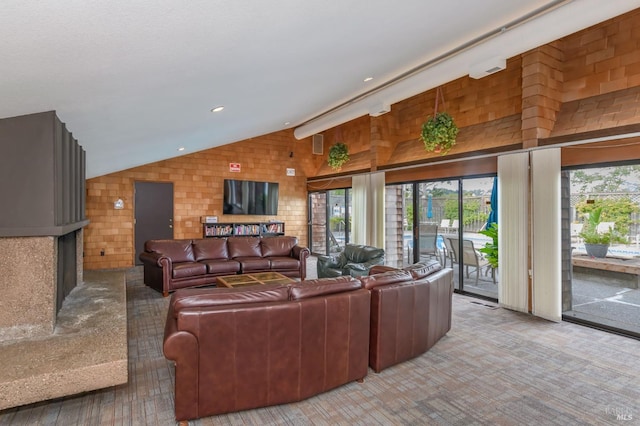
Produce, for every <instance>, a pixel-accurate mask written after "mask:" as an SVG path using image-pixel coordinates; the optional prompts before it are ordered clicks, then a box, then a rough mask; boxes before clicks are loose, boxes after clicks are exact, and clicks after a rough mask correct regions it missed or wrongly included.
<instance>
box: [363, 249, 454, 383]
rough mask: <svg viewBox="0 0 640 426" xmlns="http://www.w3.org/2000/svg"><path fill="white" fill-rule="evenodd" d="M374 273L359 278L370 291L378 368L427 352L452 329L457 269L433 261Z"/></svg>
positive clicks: (372, 360)
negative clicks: (454, 285)
mask: <svg viewBox="0 0 640 426" xmlns="http://www.w3.org/2000/svg"><path fill="white" fill-rule="evenodd" d="M370 273H371V275H369V276H366V277H360V278H359V279H360V280H361V281H362V283H363V285H364V287H365V288H366V289H369V290H370V291H371V326H370V340H369V346H370V347H369V366H370V367H371V368H372V369H373V370H374V371H375V372H376V373H379V372H380V371H382V370H383V369H385V368H387V367H390V366H392V365H396V364H399V363H401V362H403V361H407V360H409V359H411V358H415V357H417V356H419V355H421V354H423V353H424V352H426V351H427V350H429V349H430V348H431V347H432V346H433V345H435V344H436V342H438V340H440V339H441V338H442V337H443V336H444V335H445V334H447V332H448V331H449V330H450V329H451V305H452V296H453V269H451V268H442V266H441V265H440V263H438V261H430V262H428V263H425V264H415V265H412V266H410V267H407V268H406V269H404V270H401V269H395V268H391V267H387V266H375V267H373V268H372V269H371V271H370Z"/></svg>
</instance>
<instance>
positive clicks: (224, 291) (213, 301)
mask: <svg viewBox="0 0 640 426" xmlns="http://www.w3.org/2000/svg"><path fill="white" fill-rule="evenodd" d="M288 298H289V287H288V286H286V285H282V284H264V285H256V286H251V287H242V288H226V287H217V288H191V289H181V290H177V291H176V292H175V293H173V295H172V296H171V302H170V303H171V305H172V306H173V313H174V316H175V317H176V318H177V317H178V312H179V311H180V310H181V309H184V308H194V307H195V308H197V307H206V306H219V305H232V304H237V303H258V302H278V301H284V300H288Z"/></svg>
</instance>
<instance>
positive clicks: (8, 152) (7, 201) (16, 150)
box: [0, 111, 88, 342]
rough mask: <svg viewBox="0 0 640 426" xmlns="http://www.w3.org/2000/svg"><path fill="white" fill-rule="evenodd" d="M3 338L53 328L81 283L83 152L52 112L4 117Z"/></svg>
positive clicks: (0, 133) (0, 182)
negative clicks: (59, 314) (66, 299)
mask: <svg viewBox="0 0 640 426" xmlns="http://www.w3.org/2000/svg"><path fill="white" fill-rule="evenodd" d="M0 139H1V140H2V147H3V149H4V153H3V156H2V157H1V158H0V196H1V197H2V198H3V199H4V202H3V204H4V207H3V210H2V213H0V214H1V218H2V219H1V221H0V267H1V268H2V275H1V277H2V278H0V289H1V290H2V294H3V297H2V298H0V342H2V341H6V340H15V339H22V338H34V337H42V336H46V335H48V334H51V333H52V332H53V329H54V327H55V322H56V315H57V312H58V311H59V310H60V308H61V307H62V303H63V301H64V298H65V297H66V296H67V295H68V294H69V293H70V292H71V290H73V288H74V287H75V285H76V284H77V283H78V282H80V281H82V228H83V227H84V226H86V225H87V224H88V220H86V218H85V213H84V210H85V208H84V207H85V194H84V192H85V183H84V181H85V172H84V169H85V152H84V150H83V149H82V147H81V146H80V145H79V144H78V142H77V141H76V140H75V139H74V138H73V136H72V135H71V133H70V132H69V131H68V130H67V129H66V126H65V125H64V123H62V122H61V121H60V120H59V119H58V117H57V116H56V114H55V112H54V111H49V112H44V113H39V114H31V115H25V116H20V117H13V118H7V119H2V120H0Z"/></svg>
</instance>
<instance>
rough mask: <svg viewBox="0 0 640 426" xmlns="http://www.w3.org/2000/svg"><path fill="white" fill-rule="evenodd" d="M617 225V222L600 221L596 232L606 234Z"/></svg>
mask: <svg viewBox="0 0 640 426" xmlns="http://www.w3.org/2000/svg"><path fill="white" fill-rule="evenodd" d="M615 227H616V223H615V222H600V223H599V224H598V227H597V228H596V232H597V233H598V234H605V233H607V232H609V231H613V229H614V228H615Z"/></svg>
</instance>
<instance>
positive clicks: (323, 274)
mask: <svg viewBox="0 0 640 426" xmlns="http://www.w3.org/2000/svg"><path fill="white" fill-rule="evenodd" d="M383 263H384V250H383V249H381V248H377V247H371V246H364V245H357V244H347V245H346V246H345V248H344V250H343V251H342V252H341V253H340V254H339V255H337V256H318V278H331V277H339V276H341V275H351V276H352V277H360V276H364V275H369V270H370V269H371V268H372V267H374V266H375V265H382V264H383Z"/></svg>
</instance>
